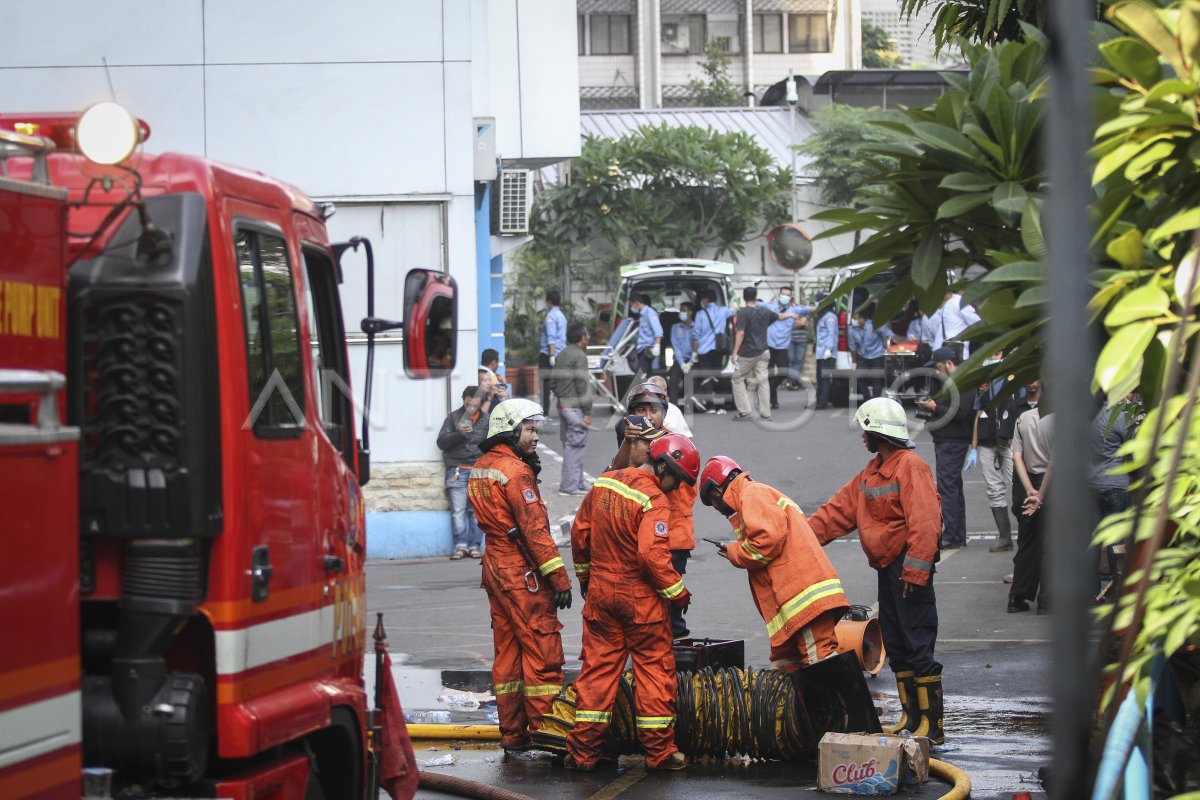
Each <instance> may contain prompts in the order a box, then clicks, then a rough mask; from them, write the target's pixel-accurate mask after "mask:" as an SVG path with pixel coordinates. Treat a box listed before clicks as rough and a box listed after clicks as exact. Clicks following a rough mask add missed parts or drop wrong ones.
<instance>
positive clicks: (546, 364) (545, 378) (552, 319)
mask: <svg viewBox="0 0 1200 800" xmlns="http://www.w3.org/2000/svg"><path fill="white" fill-rule="evenodd" d="M560 305H562V294H560V293H559V291H558V289H550V290H548V291H547V292H546V309H547V310H546V317H545V318H544V319H543V320H542V340H541V344H542V347H541V349H540V350H538V367H539V369H538V372H539V373H540V374H539V376H538V377H539V379H540V381H541V384H542V408H545V409H549V408H550V380H551V378H552V375H551V374H550V373H551V371H552V370H553V369H554V361H555V358H556V357H557V356H558V354H559V353H561V352H562V351H563V350H564V349H565V348H566V346H567V317H566V315H564V314H563V312H562V309H561V308H559V306H560ZM547 413H549V411H547Z"/></svg>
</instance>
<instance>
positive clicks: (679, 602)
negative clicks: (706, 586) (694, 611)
mask: <svg viewBox="0 0 1200 800" xmlns="http://www.w3.org/2000/svg"><path fill="white" fill-rule="evenodd" d="M691 602H692V593H691V592H689V591H688V590H687V589H684V590H683V592H682V593H680V594H679V596H677V597H673V598H671V606H672V607H673V608H678V609H679V613H681V614H686V613H687V610H688V606H689V605H691Z"/></svg>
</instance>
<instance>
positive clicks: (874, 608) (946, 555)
mask: <svg viewBox="0 0 1200 800" xmlns="http://www.w3.org/2000/svg"><path fill="white" fill-rule="evenodd" d="M834 541H838V540H836V539H835V540H834ZM957 552H958V551H957V550H950V551H949V552H943V553H942V560H941V561H939V562H938V563H939V564H944V563H945V562H946V561H948V560H949V559H950V558H951V556H953V555H954V554H955V553H957ZM981 583H991V581H981ZM938 585H939V586H941V584H940V583H939V584H938ZM867 616H868V617H872V616H873V617H878V616H879V601H878V600H876V601H875V602H874V603H872V604H871V608H870V610H869V612H868V614H867ZM942 641H950V640H949V639H943V640H942ZM972 641H975V640H973V639H972Z"/></svg>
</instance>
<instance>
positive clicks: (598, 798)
mask: <svg viewBox="0 0 1200 800" xmlns="http://www.w3.org/2000/svg"><path fill="white" fill-rule="evenodd" d="M644 777H646V768H645V767H642V766H638V767H634V768H633V769H631V770H629V771H628V772H626V773H625V774H624V775H622V776H621V777H619V778H617V779H616V780H615V781H613V782H612V783H610V784H609V785H608V786H605V787H604V788H603V789H601V790H600V791H598V792H596V793H595V794H594V795H592V796H591V797H589V798H588V800H612V798H614V797H616V796H617V795H619V794H620V793H621V792H623V791H625V790H626V789H628V788H629V787H630V786H633V785H634V784H635V783H637V782H638V781H640V780H641V779H642V778H644Z"/></svg>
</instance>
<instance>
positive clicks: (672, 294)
mask: <svg viewBox="0 0 1200 800" xmlns="http://www.w3.org/2000/svg"><path fill="white" fill-rule="evenodd" d="M733 273H734V266H733V264H730V263H728V262H724V261H708V260H704V259H698V258H659V259H654V260H652V261H639V262H637V263H634V264H626V265H625V266H623V267H621V268H620V276H621V285H620V287H619V288H618V290H617V298H616V302H615V303H614V304H613V314H614V318H613V320H612V331H613V333H612V337H611V338H610V339H609V342H608V344H607V345H606V346H604V347H603V348H599V352H596V353H594V354H593V355H592V357H591V361H592V363H591V366H592V368H593V369H595V370H605V371H607V372H608V373H609V374H610V375H611V376H612V378H613V379H614V392H615V394H616V395H617V396H618V397H622V398H623V397H624V396H625V394H626V392H627V391H628V389H629V386H630V385H631V384H632V381H633V378H634V372H635V369H634V368H633V366H632V365H631V364H630V363H629V362H630V356H631V355H633V356H634V357H635V358H636V354H635V353H634V345H635V343H636V340H637V319H636V318H633V319H630V310H629V302H630V299H631V298H632V297H633V296H634V295H635V294H646V295H649V297H650V305H651V307H653V308H654V310H655V311H657V312H658V318H659V321H660V322H661V323H662V328H663V353H662V356H661V357H660V359H659V366H660V368H658V369H655V370H654V373H655V374H663V375H665V374H666V373H667V370H668V369H669V368H670V366H671V364H672V363H673V360H674V353H673V352H671V345H670V342H671V326H672V325H674V324H675V323H676V322H678V321H679V306H680V304H681V303H683V302H685V301H687V302H690V303H692V304H693V305H694V306H695V307H696V309H697V311H698V312H699V308H700V294H701V293H702V292H704V291H711V292H712V293H713V294H714V295H715V297H716V300H717V302H718V303H720V304H721V305H724V306H728V305H729V302H730V299H731V298H732V295H733ZM726 334H727V335H728V336H729V339H730V341H731V342H732V341H733V320H732V319H731V320H730V322H729V326H728V329H727V330H726ZM592 349H593V351H595V350H596V349H597V348H592ZM728 362H729V359H728V357H726V358H725V359H724V361H723V363H722V369H723V370H724V373H725V374H724V375H723V376H722V378H721V379H720V380H718V381H710V382H709V385H706V386H704V387H703V388H702V389H699V388H698V389H697V391H696V395H699V396H700V397H701V398H702V402H703V398H704V397H707V398H708V400H709V402H712V401H714V400H715V401H716V402H717V404H718V405H727V404H728V403H729V402H730V398H731V395H730V393H729V374H730V372H731V371H730V368H729V363H728ZM706 405H707V404H706Z"/></svg>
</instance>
